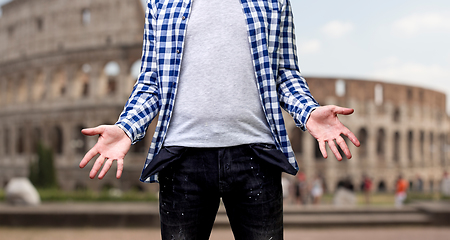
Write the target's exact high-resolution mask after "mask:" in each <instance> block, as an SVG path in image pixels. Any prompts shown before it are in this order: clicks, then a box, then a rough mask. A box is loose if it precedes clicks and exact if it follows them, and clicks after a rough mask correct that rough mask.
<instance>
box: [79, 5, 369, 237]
mask: <svg viewBox="0 0 450 240" xmlns="http://www.w3.org/2000/svg"><path fill="white" fill-rule="evenodd" d="M147 6H148V9H147V12H146V18H145V34H144V44H143V55H142V66H141V73H140V76H139V78H138V80H137V82H136V84H135V86H134V88H133V91H132V93H131V96H130V97H129V99H128V101H127V103H126V105H125V108H124V110H123V112H122V114H121V115H120V118H119V120H118V121H117V122H116V124H115V125H108V126H99V127H96V128H92V129H85V130H83V131H82V132H83V133H84V134H86V135H99V136H100V137H99V139H98V142H97V144H96V145H95V146H94V147H93V148H92V149H91V150H90V151H89V152H87V154H86V155H85V157H84V158H83V159H82V161H81V163H80V167H85V166H86V164H87V163H88V162H89V161H90V160H91V159H92V158H94V157H95V156H96V155H97V154H100V156H99V157H98V158H97V160H96V161H95V164H94V166H93V167H92V170H91V172H90V177H91V178H94V177H95V176H96V175H97V173H98V172H99V171H100V168H101V167H102V165H104V166H103V169H102V170H101V172H100V174H99V175H98V178H100V179H101V178H103V177H104V176H105V174H106V173H107V171H108V170H109V169H110V167H111V165H112V163H113V161H114V160H117V174H116V177H117V178H120V177H121V175H122V170H123V165H124V164H123V162H124V157H125V155H126V154H127V152H128V150H129V149H130V145H131V144H132V143H136V142H138V141H140V140H141V139H142V138H144V135H145V133H146V130H147V127H148V126H149V124H150V122H151V121H152V120H153V118H155V117H156V116H157V115H158V116H159V117H158V124H157V127H156V131H155V135H154V137H153V141H152V144H151V147H150V150H149V153H148V155H147V161H146V163H145V166H144V170H143V172H142V175H141V178H140V180H141V181H143V182H159V186H160V192H159V202H160V205H159V207H160V221H161V233H162V239H164V240H165V239H208V238H209V236H210V233H211V229H212V227H213V224H214V219H215V217H216V214H217V210H218V207H219V204H220V200H221V199H222V201H223V203H224V205H225V208H226V211H227V215H228V218H229V220H230V224H231V228H232V230H233V234H234V235H235V238H236V239H246V240H251V239H271V240H277V239H283V211H282V209H283V207H282V204H283V196H282V186H281V173H282V172H287V173H290V174H292V175H294V174H296V172H297V170H298V165H297V163H296V160H295V157H294V152H293V151H292V148H291V145H290V142H289V139H288V136H287V131H286V128H285V125H284V121H283V114H282V111H281V109H282V108H283V109H285V110H286V111H287V112H288V113H290V114H291V116H293V118H294V120H295V123H296V124H297V126H298V127H300V128H301V129H303V130H308V131H309V132H310V133H311V135H312V136H314V137H315V138H316V139H317V141H318V143H319V147H320V151H321V153H322V155H323V156H324V157H325V158H326V157H328V155H327V151H326V145H327V144H328V146H329V147H330V149H331V151H332V152H333V153H334V155H335V156H336V158H337V159H338V160H341V159H342V156H341V154H340V153H339V151H338V148H337V145H339V146H340V148H341V149H342V150H343V152H344V154H345V155H346V157H347V158H351V153H350V151H349V148H348V146H347V144H346V142H345V140H344V139H343V137H342V136H341V135H344V136H346V137H348V138H349V139H350V141H351V142H352V143H353V144H355V145H356V146H359V145H360V143H359V141H358V139H357V138H356V137H355V135H354V134H353V133H352V132H351V131H350V130H348V129H347V128H346V127H345V126H344V125H343V124H342V123H341V122H340V121H339V119H338V115H339V114H344V115H349V114H351V113H353V109H348V108H341V107H337V106H319V104H318V103H317V101H316V100H315V99H314V98H313V97H312V95H311V93H310V91H309V88H308V85H307V84H306V81H305V80H304V78H303V77H302V76H301V74H300V70H299V67H298V63H297V55H296V46H295V43H296V41H295V36H294V35H295V34H294V21H293V17H292V11H291V5H290V1H289V0H252V1H249V0H243V1H237V0H195V1H192V0H165V1H158V0H148V1H147Z"/></svg>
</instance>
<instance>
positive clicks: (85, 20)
mask: <svg viewBox="0 0 450 240" xmlns="http://www.w3.org/2000/svg"><path fill="white" fill-rule="evenodd" d="M90 23H91V10H90V9H89V8H83V9H82V10H81V24H83V25H84V26H87V25H89V24H90Z"/></svg>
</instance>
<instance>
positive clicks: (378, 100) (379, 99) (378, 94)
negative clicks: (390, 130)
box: [374, 84, 384, 106]
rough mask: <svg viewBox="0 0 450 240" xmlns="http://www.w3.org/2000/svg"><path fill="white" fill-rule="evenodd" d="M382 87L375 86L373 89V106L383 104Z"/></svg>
mask: <svg viewBox="0 0 450 240" xmlns="http://www.w3.org/2000/svg"><path fill="white" fill-rule="evenodd" d="M383 95H384V94H383V85H381V84H377V85H375V89H374V102H375V105H377V106H381V105H382V104H383V100H384V99H383Z"/></svg>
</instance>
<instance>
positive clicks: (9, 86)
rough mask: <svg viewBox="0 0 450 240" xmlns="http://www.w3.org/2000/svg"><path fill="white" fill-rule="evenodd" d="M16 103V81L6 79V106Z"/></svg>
mask: <svg viewBox="0 0 450 240" xmlns="http://www.w3.org/2000/svg"><path fill="white" fill-rule="evenodd" d="M11 103H14V81H13V80H12V79H10V78H7V79H6V104H11Z"/></svg>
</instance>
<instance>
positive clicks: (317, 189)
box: [311, 176, 323, 205]
mask: <svg viewBox="0 0 450 240" xmlns="http://www.w3.org/2000/svg"><path fill="white" fill-rule="evenodd" d="M311 184H312V185H311V196H312V198H313V204H315V205H317V204H320V201H321V199H322V195H323V181H322V179H321V178H320V177H319V176H316V178H314V180H313V181H312V183H311Z"/></svg>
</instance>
